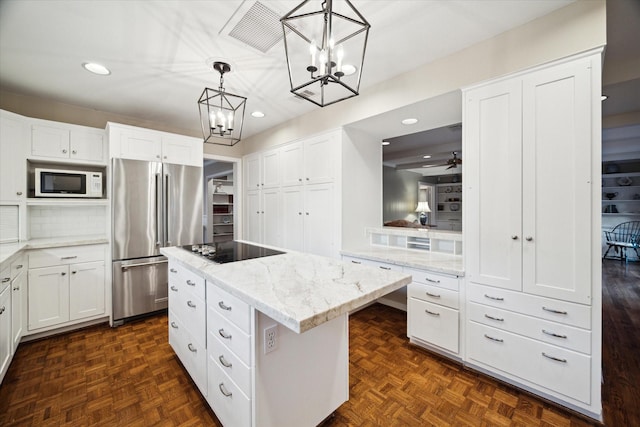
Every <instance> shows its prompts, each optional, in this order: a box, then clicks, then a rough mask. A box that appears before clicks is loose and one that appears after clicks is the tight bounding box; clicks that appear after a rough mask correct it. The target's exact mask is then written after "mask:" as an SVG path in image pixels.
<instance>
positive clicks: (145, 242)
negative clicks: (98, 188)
mask: <svg viewBox="0 0 640 427" xmlns="http://www.w3.org/2000/svg"><path fill="white" fill-rule="evenodd" d="M111 179H112V181H111V182H112V187H111V197H112V211H111V219H112V260H113V264H112V265H113V297H112V298H113V320H114V324H116V325H118V324H121V323H122V322H123V321H124V319H126V318H129V317H134V316H138V315H141V314H146V313H151V312H154V311H158V310H162V309H165V308H167V305H168V289H167V288H168V285H167V283H168V280H167V259H166V258H165V257H164V256H162V255H161V254H160V248H162V247H164V246H177V245H187V244H191V243H197V242H200V241H201V240H202V168H201V167H195V166H184V165H174V164H167V163H165V164H163V163H160V162H147V161H140V160H125V159H113V163H112V169H111Z"/></svg>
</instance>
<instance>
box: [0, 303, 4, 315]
mask: <svg viewBox="0 0 640 427" xmlns="http://www.w3.org/2000/svg"><path fill="white" fill-rule="evenodd" d="M4 310H5V308H4V305H3V306H2V308H0V314H2V313H4Z"/></svg>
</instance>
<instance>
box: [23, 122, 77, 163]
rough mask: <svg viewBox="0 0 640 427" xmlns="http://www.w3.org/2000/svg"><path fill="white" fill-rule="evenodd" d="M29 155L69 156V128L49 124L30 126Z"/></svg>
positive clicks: (65, 157)
mask: <svg viewBox="0 0 640 427" xmlns="http://www.w3.org/2000/svg"><path fill="white" fill-rule="evenodd" d="M31 155H33V156H39V157H53V158H60V159H68V158H69V130H68V129H58V128H54V127H50V126H41V125H33V126H31Z"/></svg>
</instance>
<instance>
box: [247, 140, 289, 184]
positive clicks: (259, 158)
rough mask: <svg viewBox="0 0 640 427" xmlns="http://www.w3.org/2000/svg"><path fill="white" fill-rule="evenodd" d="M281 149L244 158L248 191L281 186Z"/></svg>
mask: <svg viewBox="0 0 640 427" xmlns="http://www.w3.org/2000/svg"><path fill="white" fill-rule="evenodd" d="M280 151H281V150H280V148H276V149H272V150H267V151H260V152H256V153H252V154H249V155H247V156H245V158H244V165H245V166H244V169H245V188H246V189H247V190H248V191H251V190H259V189H263V188H277V187H279V186H280V176H281V170H280V166H281V165H280Z"/></svg>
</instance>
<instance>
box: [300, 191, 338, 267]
mask: <svg viewBox="0 0 640 427" xmlns="http://www.w3.org/2000/svg"><path fill="white" fill-rule="evenodd" d="M303 215H304V246H305V248H304V251H305V252H307V253H311V254H315V255H323V256H328V257H334V256H335V254H334V248H333V245H334V244H335V242H334V238H333V236H334V235H335V234H336V232H335V228H336V224H335V222H334V221H333V220H332V219H333V218H334V213H333V186H332V185H331V184H322V185H309V186H306V187H305V189H304V212H303Z"/></svg>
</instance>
